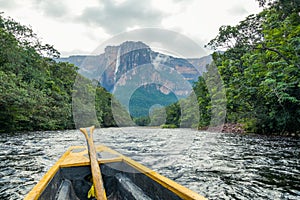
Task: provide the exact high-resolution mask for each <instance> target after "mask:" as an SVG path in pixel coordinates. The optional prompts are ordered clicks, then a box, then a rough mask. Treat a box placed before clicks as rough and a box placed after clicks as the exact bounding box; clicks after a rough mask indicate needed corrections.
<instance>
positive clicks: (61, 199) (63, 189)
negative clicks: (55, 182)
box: [56, 179, 79, 200]
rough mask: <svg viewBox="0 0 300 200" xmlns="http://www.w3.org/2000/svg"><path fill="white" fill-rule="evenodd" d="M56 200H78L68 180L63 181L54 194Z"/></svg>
mask: <svg viewBox="0 0 300 200" xmlns="http://www.w3.org/2000/svg"><path fill="white" fill-rule="evenodd" d="M56 200H79V198H78V197H77V196H76V194H75V191H74V189H73V186H72V183H71V181H70V180H67V179H64V180H63V181H62V182H61V184H60V186H59V189H58V191H57V193H56Z"/></svg>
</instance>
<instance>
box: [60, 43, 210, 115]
mask: <svg viewBox="0 0 300 200" xmlns="http://www.w3.org/2000/svg"><path fill="white" fill-rule="evenodd" d="M58 61H63V62H69V63H72V64H74V65H76V66H78V67H79V73H80V74H82V75H83V76H85V77H87V78H89V79H91V80H96V81H98V82H99V83H100V85H101V86H102V87H104V88H105V89H106V90H108V91H109V92H112V93H114V94H115V96H116V98H117V99H118V100H119V101H120V102H121V103H122V104H123V105H124V106H125V107H127V109H128V111H129V112H130V114H131V116H133V117H139V116H147V115H148V114H149V113H148V112H149V110H150V108H151V107H152V106H153V105H156V104H159V105H161V106H167V105H170V104H171V103H174V102H176V101H177V100H178V99H180V98H184V97H187V96H188V95H189V94H190V93H191V89H192V85H193V82H195V81H197V80H198V77H199V76H201V75H202V73H203V72H204V71H205V70H206V65H207V64H209V63H210V62H211V61H212V58H211V56H206V57H202V58H188V59H186V58H176V57H174V56H170V55H165V54H162V53H159V52H155V51H153V50H151V48H150V47H149V46H147V45H146V44H144V43H142V42H132V41H127V42H124V43H122V44H120V45H118V46H107V47H106V48H105V49H104V53H102V54H100V55H88V56H83V55H78V56H70V57H68V58H60V59H59V60H58Z"/></svg>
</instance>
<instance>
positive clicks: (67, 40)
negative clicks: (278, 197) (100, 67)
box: [0, 0, 259, 55]
mask: <svg viewBox="0 0 300 200" xmlns="http://www.w3.org/2000/svg"><path fill="white" fill-rule="evenodd" d="M0 7H1V8H2V11H4V15H5V16H11V17H12V18H14V19H15V20H16V21H18V22H20V23H21V24H24V25H30V26H31V27H32V28H33V30H34V31H35V32H36V33H37V34H38V36H39V37H41V38H42V41H43V42H45V43H49V44H53V45H54V47H56V48H57V49H58V50H59V51H61V52H63V53H64V54H63V55H67V53H66V52H72V53H74V49H78V50H79V51H78V52H92V51H93V49H94V48H96V47H97V46H98V45H99V44H100V43H102V42H104V41H105V40H107V39H109V38H110V37H112V36H113V34H116V33H120V32H124V31H131V30H135V29H137V28H148V27H156V28H166V29H169V30H172V31H175V32H180V33H182V34H184V35H186V36H187V37H189V38H191V39H192V40H194V41H195V42H197V43H198V45H200V46H203V45H204V44H205V43H207V42H208V41H209V40H210V39H212V38H214V37H215V36H216V34H217V33H218V29H219V27H220V26H221V25H224V24H231V25H234V24H237V23H238V22H239V21H241V20H243V19H244V18H245V17H246V16H247V15H249V14H252V13H257V12H258V10H259V9H258V3H257V2H256V1H254V0H252V1H249V0H223V1H221V0H209V1H207V0H163V1H161V0H151V1H150V0H149V1H141V0H113V1H109V0H101V1H100V0H64V1H58V0H23V1H15V0H10V1H5V0H0ZM145 37H149V36H145ZM166 39H167V38H166Z"/></svg>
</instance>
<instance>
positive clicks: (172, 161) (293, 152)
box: [0, 127, 300, 199]
mask: <svg viewBox="0 0 300 200" xmlns="http://www.w3.org/2000/svg"><path fill="white" fill-rule="evenodd" d="M94 138H95V143H96V144H104V145H107V146H109V147H111V148H113V149H115V150H117V151H119V152H120V153H122V154H124V155H126V156H129V157H130V158H132V159H134V160H136V161H138V162H140V163H142V164H144V165H146V166H147V167H149V168H151V169H154V170H156V171H158V172H159V173H160V174H162V175H164V176H167V177H168V178H170V179H173V180H175V181H176V182H178V183H180V184H182V185H184V186H186V187H188V188H190V189H192V190H194V191H195V192H197V193H199V194H202V195H204V196H206V197H207V198H209V199H300V139H295V138H288V137H275V136H272V137H267V136H258V135H235V134H221V133H208V132H200V131H195V130H191V129H155V128H141V127H136V128H107V129H96V130H95V134H94ZM85 144H86V143H85V139H84V136H83V135H82V134H81V133H80V132H79V131H77V130H72V131H55V132H31V133H18V134H2V135H1V137H0V167H1V168H0V199H22V198H23V197H24V196H25V195H26V194H27V192H28V191H29V190H30V189H31V188H32V187H33V186H34V185H35V184H36V183H37V182H38V181H39V179H40V178H41V177H42V176H43V174H44V173H45V172H46V171H47V170H48V169H49V168H50V167H51V166H52V165H53V164H54V163H55V161H56V160H57V159H58V158H59V157H60V156H61V155H62V154H63V153H64V152H65V151H66V150H67V149H68V147H69V146H71V145H85Z"/></svg>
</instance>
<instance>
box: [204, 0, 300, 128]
mask: <svg viewBox="0 0 300 200" xmlns="http://www.w3.org/2000/svg"><path fill="white" fill-rule="evenodd" d="M259 2H260V4H261V5H262V6H265V9H264V10H263V11H262V12H261V13H259V14H258V15H250V16H249V17H247V18H246V19H245V20H244V21H242V22H240V23H239V24H238V25H236V26H234V27H232V26H223V27H221V28H220V32H219V34H218V36H217V37H216V38H215V39H213V40H211V41H210V43H209V44H208V46H210V47H212V48H214V49H224V48H225V49H227V50H226V51H225V52H224V53H222V54H220V53H215V54H214V61H215V63H216V65H217V66H218V69H219V72H220V74H221V76H222V79H223V81H224V84H225V87H226V95H227V117H226V120H227V122H233V123H236V122H242V123H244V124H245V125H246V126H245V127H246V128H247V129H248V130H250V131H254V132H257V133H283V132H290V133H291V132H297V131H299V128H298V127H299V126H298V124H299V119H300V115H299V114H300V112H299V107H300V89H299V82H300V74H299V72H300V70H299V69H300V48H299V47H300V16H299V10H300V9H299V5H300V4H299V1H298V0H296V1H292V0H285V1H276V0H274V1H272V0H259Z"/></svg>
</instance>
